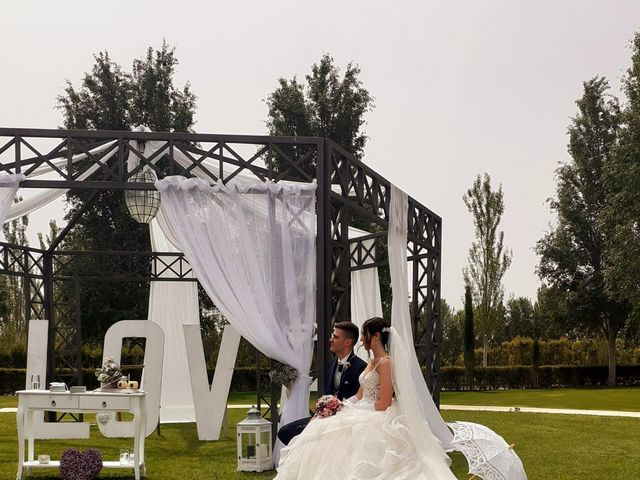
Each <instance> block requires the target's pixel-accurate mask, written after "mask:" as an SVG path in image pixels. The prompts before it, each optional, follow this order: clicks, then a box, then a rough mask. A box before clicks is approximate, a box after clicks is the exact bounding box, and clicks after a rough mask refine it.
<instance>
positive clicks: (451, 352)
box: [440, 298, 463, 365]
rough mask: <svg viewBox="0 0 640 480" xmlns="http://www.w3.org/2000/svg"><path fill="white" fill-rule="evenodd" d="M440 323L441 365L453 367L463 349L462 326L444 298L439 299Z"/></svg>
mask: <svg viewBox="0 0 640 480" xmlns="http://www.w3.org/2000/svg"><path fill="white" fill-rule="evenodd" d="M440 322H441V323H442V348H441V350H440V359H441V363H442V364H443V365H455V363H456V361H457V360H458V357H459V356H460V355H461V354H462V349H463V340H462V324H461V323H460V321H459V316H458V314H457V312H456V311H455V310H454V309H453V308H452V307H451V306H450V305H449V303H448V302H447V301H446V300H445V299H444V298H442V299H440Z"/></svg>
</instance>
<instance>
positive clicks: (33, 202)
mask: <svg viewBox="0 0 640 480" xmlns="http://www.w3.org/2000/svg"><path fill="white" fill-rule="evenodd" d="M88 153H89V154H91V155H98V154H100V155H101V156H100V157H99V159H95V161H96V162H97V163H96V164H94V165H92V166H90V167H89V168H87V170H86V171H85V172H84V173H82V174H80V175H78V178H77V180H85V179H87V178H88V177H89V176H90V175H91V174H92V173H94V172H96V171H97V170H98V168H100V165H102V164H104V163H105V162H106V161H107V160H109V159H110V158H111V157H113V156H114V155H115V154H116V153H118V146H117V145H116V142H115V140H114V141H113V142H109V143H106V144H104V145H101V146H99V147H96V148H94V149H92V150H89V152H88ZM87 156H88V155H87V154H86V153H81V154H78V155H74V156H73V157H72V158H71V162H72V163H76V162H79V161H80V160H84V159H85V158H87ZM51 163H52V164H53V165H55V167H56V168H57V169H63V168H64V167H65V166H66V165H67V159H66V158H64V159H57V160H53V161H52V162H51ZM54 171H55V169H54V168H53V167H52V166H51V165H49V164H44V165H42V166H40V167H38V168H37V169H36V170H34V171H33V172H31V173H29V175H28V178H29V179H32V178H35V177H39V176H42V175H45V174H48V173H53V172H54ZM22 178H23V179H24V180H26V179H27V177H24V176H23V177H22ZM68 191H69V189H68V188H49V189H46V190H44V191H42V192H38V193H36V194H33V195H31V196H29V197H26V198H25V199H24V200H22V201H20V202H18V203H14V204H12V205H10V208H9V211H8V214H7V216H6V217H3V218H4V220H3V223H4V222H6V221H8V220H15V219H16V218H20V217H22V216H23V215H28V214H29V213H31V212H33V211H35V210H38V209H39V208H42V207H44V206H45V205H48V204H50V203H51V202H53V201H54V200H56V199H57V198H60V197H61V196H62V195H64V194H66V193H67V192H68Z"/></svg>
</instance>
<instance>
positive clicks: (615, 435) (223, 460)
mask: <svg viewBox="0 0 640 480" xmlns="http://www.w3.org/2000/svg"><path fill="white" fill-rule="evenodd" d="M562 392H563V393H565V394H566V395H560V396H553V395H551V394H552V393H562ZM639 393H640V389H602V390H600V389H598V390H596V389H588V390H582V389H581V390H569V391H566V392H565V391H563V390H549V391H545V390H542V391H512V392H492V393H490V394H487V393H476V392H471V393H462V394H458V393H454V392H445V393H444V394H443V403H454V401H456V403H466V404H485V405H486V404H498V405H504V404H508V405H512V404H514V405H515V404H516V403H514V402H524V401H529V402H531V401H532V402H540V401H542V399H543V398H544V397H545V396H550V398H555V399H556V400H555V401H554V405H553V406H554V407H567V408H576V405H575V404H574V402H576V401H581V402H582V403H579V406H578V408H587V406H588V405H592V407H591V408H598V409H600V408H605V409H617V410H631V409H632V408H630V406H629V405H632V403H633V400H634V399H633V398H630V396H631V394H635V395H636V396H637V395H638V394H639ZM478 395H480V396H479V397H478ZM510 395H512V397H511V401H508V400H509V396H510ZM465 396H468V397H469V398H465ZM585 397H587V398H588V401H587V400H585ZM478 398H487V399H488V400H485V401H483V402H479V401H478V400H477V399H478ZM247 399H249V401H246V400H247ZM251 399H255V396H253V395H250V394H249V395H246V396H245V395H233V396H232V398H231V400H233V402H234V403H237V404H240V403H252V400H251ZM253 402H255V400H253ZM500 402H506V403H500ZM0 405H1V406H11V405H15V400H14V399H13V398H12V397H0ZM521 405H522V406H526V405H532V406H548V405H547V404H543V405H539V404H538V403H521ZM636 409H637V405H636ZM245 413H246V412H244V411H243V410H238V409H230V410H229V415H228V420H229V432H230V434H231V435H233V432H234V431H235V424H236V423H237V422H238V421H240V420H241V419H242V418H244V415H245ZM444 417H445V419H446V420H447V421H453V420H464V421H472V422H478V423H482V424H484V425H487V426H489V427H491V428H493V429H494V430H495V431H497V432H498V433H500V434H501V435H503V436H504V437H505V438H506V439H507V440H508V441H509V442H511V443H515V444H516V451H517V452H518V454H519V455H520V457H521V458H522V460H523V462H524V464H525V467H526V469H527V473H528V476H529V479H530V480H550V479H554V480H556V479H557V480H564V479H567V480H569V479H576V480H577V479H580V480H584V479H592V478H593V479H598V480H619V479H622V478H635V477H637V476H638V475H640V448H638V443H637V432H638V431H639V430H640V419H628V418H606V417H589V416H578V415H544V414H527V413H493V412H466V411H465V412H462V411H461V412H455V411H448V412H444ZM161 432H162V435H161V436H158V435H157V434H155V433H154V434H153V435H151V436H150V437H149V438H148V439H147V462H148V467H147V472H148V478H149V480H156V479H157V480H164V479H180V480H196V479H198V480H199V479H212V480H216V479H256V480H261V479H272V478H273V476H274V472H267V473H262V474H256V473H237V472H236V471H235V465H236V463H235V448H236V447H235V439H234V438H233V437H232V438H231V439H224V440H221V441H218V442H200V441H199V440H198V439H197V433H196V429H195V426H194V425H193V424H182V425H163V426H162V429H161ZM89 445H92V446H95V447H97V448H99V449H100V450H101V451H102V452H103V455H104V456H105V458H107V457H108V458H116V457H117V455H118V452H119V449H120V448H123V447H130V446H131V445H130V442H128V441H127V440H121V439H105V438H103V437H102V436H101V435H100V433H99V432H98V431H97V429H92V439H91V442H88V441H82V440H77V441H69V440H67V441H61V440H49V441H40V442H37V443H36V448H37V453H48V454H51V455H52V457H53V458H58V457H59V455H60V454H61V452H62V450H63V449H64V448H65V447H68V446H75V447H77V448H87V447H88V446H89ZM16 460H17V442H16V430H15V414H13V413H5V414H0V479H10V478H14V475H15V470H16ZM453 460H454V461H453V470H454V472H455V473H456V475H457V477H458V478H459V479H467V478H468V476H467V475H466V474H465V471H466V462H465V461H464V459H463V458H462V456H461V455H460V454H457V453H456V454H454V455H453ZM52 473H53V472H49V474H47V473H46V472H45V471H36V472H35V473H34V474H33V478H37V479H41V478H50V479H53V478H57V477H56V476H51V474H52ZM100 478H103V479H110V478H113V479H115V478H119V479H122V478H133V477H132V475H131V474H126V473H125V472H120V471H113V470H112V471H104V472H103V473H102V475H101V476H100Z"/></svg>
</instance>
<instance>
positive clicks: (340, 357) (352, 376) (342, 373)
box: [278, 322, 367, 445]
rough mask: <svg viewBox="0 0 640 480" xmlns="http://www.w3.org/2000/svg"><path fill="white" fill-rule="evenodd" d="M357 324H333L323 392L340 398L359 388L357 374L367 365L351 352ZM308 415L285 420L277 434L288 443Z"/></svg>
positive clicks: (302, 428)
mask: <svg viewBox="0 0 640 480" xmlns="http://www.w3.org/2000/svg"><path fill="white" fill-rule="evenodd" d="M358 334H359V332H358V327H357V326H356V325H355V324H354V323H351V322H338V323H336V324H334V326H333V333H332V334H331V338H330V339H329V350H330V351H331V352H332V353H333V354H335V358H334V359H333V360H332V361H331V363H330V364H329V368H328V369H327V376H326V382H325V384H324V393H325V395H335V396H336V397H338V398H339V399H340V400H344V399H346V398H350V397H353V396H354V395H355V394H356V393H358V390H359V389H360V380H359V378H358V377H360V374H361V373H362V372H363V371H364V369H365V368H366V367H367V363H366V362H365V361H364V360H362V359H361V358H360V357H358V356H357V355H355V354H354V353H353V347H354V346H355V344H356V343H357V341H358ZM309 420H310V417H309V418H302V419H300V420H296V421H295V422H291V423H288V424H287V425H285V426H283V427H282V428H281V429H280V431H279V432H278V438H279V439H280V440H281V441H282V443H284V444H285V445H288V444H289V442H290V441H291V439H292V438H293V437H295V436H296V435H298V434H299V433H300V432H302V430H304V427H306V426H307V424H308V423H309Z"/></svg>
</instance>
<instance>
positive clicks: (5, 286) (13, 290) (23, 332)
mask: <svg viewBox="0 0 640 480" xmlns="http://www.w3.org/2000/svg"><path fill="white" fill-rule="evenodd" d="M20 200H22V198H17V199H16V201H20ZM28 226H29V217H28V216H27V215H24V216H22V217H20V218H17V219H15V220H12V221H11V222H7V223H5V224H4V225H3V226H2V233H3V234H4V238H5V239H6V241H7V242H8V243H11V244H14V245H23V246H29V240H28V239H27V227H28ZM24 281H25V280H24V279H23V278H22V277H19V276H17V275H1V276H0V349H1V348H11V347H13V346H14V345H16V344H18V343H25V342H26V337H27V323H26V312H25V310H24V307H25V305H24V293H23V292H24V288H23V287H24Z"/></svg>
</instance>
